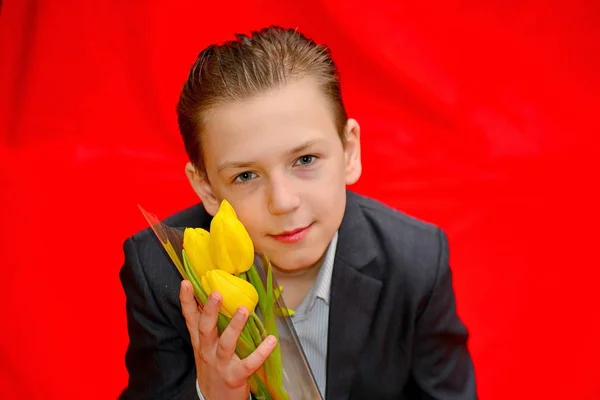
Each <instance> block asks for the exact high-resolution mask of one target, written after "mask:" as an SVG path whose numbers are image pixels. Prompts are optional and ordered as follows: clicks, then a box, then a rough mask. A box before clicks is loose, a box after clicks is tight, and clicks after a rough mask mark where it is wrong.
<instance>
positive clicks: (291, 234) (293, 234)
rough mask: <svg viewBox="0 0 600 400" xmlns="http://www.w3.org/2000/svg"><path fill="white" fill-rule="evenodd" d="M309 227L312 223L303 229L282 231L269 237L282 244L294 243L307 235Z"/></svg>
mask: <svg viewBox="0 0 600 400" xmlns="http://www.w3.org/2000/svg"><path fill="white" fill-rule="evenodd" d="M311 226H312V223H311V224H309V225H307V226H305V227H303V228H298V229H293V230H290V231H283V232H281V233H278V234H276V235H271V237H272V238H273V239H275V240H278V241H280V242H283V243H296V242H299V241H300V240H302V239H304V237H305V236H306V235H307V234H308V232H309V230H310V228H311Z"/></svg>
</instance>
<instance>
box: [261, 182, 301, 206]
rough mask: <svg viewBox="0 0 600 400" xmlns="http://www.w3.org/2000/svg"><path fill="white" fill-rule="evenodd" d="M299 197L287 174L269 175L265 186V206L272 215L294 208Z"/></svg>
mask: <svg viewBox="0 0 600 400" xmlns="http://www.w3.org/2000/svg"><path fill="white" fill-rule="evenodd" d="M299 206H300V197H299V196H298V193H297V192H296V190H295V187H294V183H293V182H292V181H291V179H290V178H289V177H287V176H278V177H271V179H270V181H269V185H268V188H267V207H268V209H269V212H270V213H271V214H273V215H282V214H287V213H290V212H292V211H294V210H296V209H297V208H298V207H299Z"/></svg>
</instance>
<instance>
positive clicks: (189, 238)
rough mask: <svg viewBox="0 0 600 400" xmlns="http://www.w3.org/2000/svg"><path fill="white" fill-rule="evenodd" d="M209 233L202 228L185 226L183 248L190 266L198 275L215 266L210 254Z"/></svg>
mask: <svg viewBox="0 0 600 400" xmlns="http://www.w3.org/2000/svg"><path fill="white" fill-rule="evenodd" d="M209 243H210V234H209V233H208V232H207V231H206V230H204V229H202V228H185V230H184V231H183V249H184V250H185V255H186V256H187V259H188V261H189V262H190V265H191V267H192V268H193V269H194V270H195V271H196V273H197V274H198V276H199V277H201V276H204V275H205V274H206V272H207V271H210V270H211V269H214V268H215V265H214V263H213V261H212V259H211V256H210V245H209Z"/></svg>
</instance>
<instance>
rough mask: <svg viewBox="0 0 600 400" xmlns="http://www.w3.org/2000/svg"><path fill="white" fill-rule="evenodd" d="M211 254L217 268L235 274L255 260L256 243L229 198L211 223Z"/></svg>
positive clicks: (222, 204)
mask: <svg viewBox="0 0 600 400" xmlns="http://www.w3.org/2000/svg"><path fill="white" fill-rule="evenodd" d="M210 254H211V257H212V259H213V261H214V264H215V266H216V267H217V268H219V269H222V270H224V271H227V272H228V273H230V274H233V275H239V274H240V273H242V272H246V271H248V270H249V269H250V267H251V266H252V263H253V262H254V245H253V244H252V239H250V235H249V234H248V231H246V228H245V227H244V225H243V224H242V223H241V221H240V220H239V219H238V218H237V215H236V213H235V211H234V209H233V207H232V206H231V204H229V202H227V200H223V201H222V202H221V205H220V206H219V210H218V211H217V213H216V214H215V216H214V218H213V220H212V222H211V224H210Z"/></svg>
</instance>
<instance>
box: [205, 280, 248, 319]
mask: <svg viewBox="0 0 600 400" xmlns="http://www.w3.org/2000/svg"><path fill="white" fill-rule="evenodd" d="M201 280H202V287H203V288H204V290H205V291H206V294H208V295H209V296H210V294H211V293H212V292H219V293H220V294H221V296H223V303H222V305H221V312H222V313H223V314H225V315H227V316H228V317H230V318H231V317H232V316H233V314H235V312H236V311H237V309H238V308H239V307H241V306H243V307H246V309H247V310H248V312H249V313H250V314H252V313H253V312H254V308H255V307H256V304H257V303H258V293H257V292H256V289H255V288H254V286H252V285H251V284H250V283H249V282H248V281H245V280H244V279H242V278H238V277H237V276H234V275H231V274H230V273H228V272H226V271H223V270H220V269H213V270H212V271H208V272H207V273H206V275H204V276H203V277H202V278H201Z"/></svg>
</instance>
